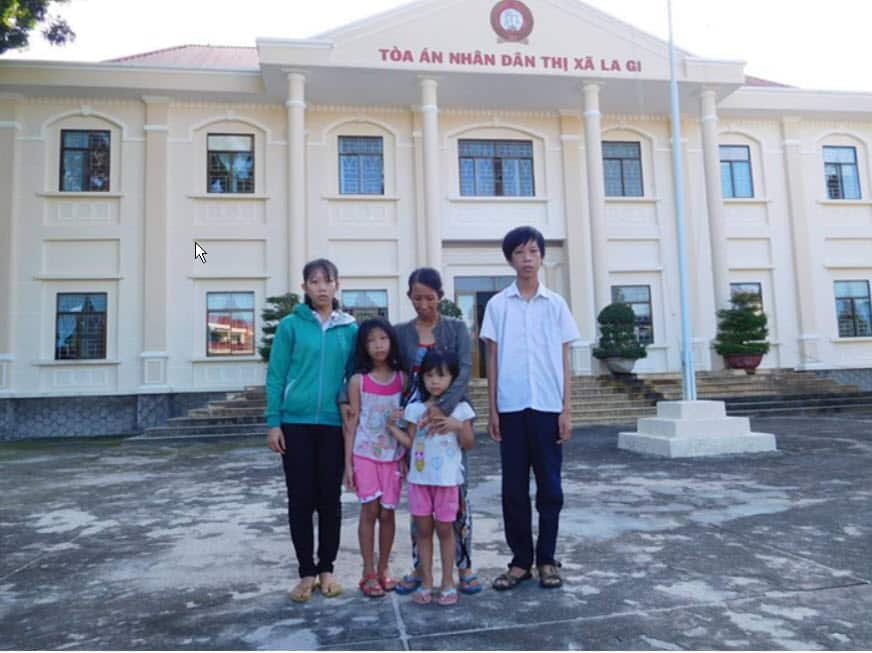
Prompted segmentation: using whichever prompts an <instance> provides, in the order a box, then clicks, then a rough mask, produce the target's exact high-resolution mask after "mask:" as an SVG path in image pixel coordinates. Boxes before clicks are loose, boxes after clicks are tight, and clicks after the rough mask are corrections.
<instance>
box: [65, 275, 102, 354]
mask: <svg viewBox="0 0 872 653" xmlns="http://www.w3.org/2000/svg"><path fill="white" fill-rule="evenodd" d="M76 295H82V296H85V297H88V296H90V295H102V297H103V305H104V306H105V307H106V308H105V310H102V311H95V310H91V311H85V310H82V311H62V310H61V298H62V297H70V296H76ZM87 303H88V300H85V302H83V305H87ZM108 313H109V294H108V293H106V292H99V291H98V292H59V293H56V296H55V339H54V344H55V354H54V359H55V360H58V361H61V360H105V359H106V347H107V340H108V334H107V320H108ZM66 316H72V317H74V318H75V319H76V328H75V330H74V331H73V333H71V334H70V335H75V336H76V338H75V343H74V347H69V346H67V345H63V346H61V345H59V344H58V339H59V337H60V329H59V325H60V322H61V318H62V317H66ZM100 316H102V321H101V322H100V324H99V326H100V328H101V329H102V343H101V349H100V351H99V352H98V354H99V355H94V356H83V355H82V341H83V340H84V339H86V338H87V337H86V336H85V335H84V333H85V331H86V327H87V325H86V324H84V323H85V322H86V321H87V320H88V319H89V318H90V319H97V320H98V321H99V320H100ZM64 349H74V350H75V354H76V355H71V354H70V353H69V352H68V353H66V354H65V353H64V352H63V350H64Z"/></svg>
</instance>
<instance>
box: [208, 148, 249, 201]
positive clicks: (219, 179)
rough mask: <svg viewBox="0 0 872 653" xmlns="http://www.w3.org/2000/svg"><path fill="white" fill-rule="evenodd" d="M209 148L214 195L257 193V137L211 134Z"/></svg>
mask: <svg viewBox="0 0 872 653" xmlns="http://www.w3.org/2000/svg"><path fill="white" fill-rule="evenodd" d="M206 149H207V150H208V156H207V157H206V158H207V161H208V163H207V164H206V165H207V170H206V175H207V184H208V190H209V192H210V193H253V192H254V136H251V135H250V134H248V135H246V134H208V135H207V137H206Z"/></svg>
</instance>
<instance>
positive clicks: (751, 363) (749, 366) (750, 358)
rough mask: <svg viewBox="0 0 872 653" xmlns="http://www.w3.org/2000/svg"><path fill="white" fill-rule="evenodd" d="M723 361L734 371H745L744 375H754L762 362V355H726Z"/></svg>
mask: <svg viewBox="0 0 872 653" xmlns="http://www.w3.org/2000/svg"><path fill="white" fill-rule="evenodd" d="M724 360H725V361H726V362H727V365H728V366H729V367H731V368H732V369H734V370H745V374H754V371H755V370H756V369H757V368H758V367H759V366H760V363H761V361H762V360H763V354H728V355H727V356H724Z"/></svg>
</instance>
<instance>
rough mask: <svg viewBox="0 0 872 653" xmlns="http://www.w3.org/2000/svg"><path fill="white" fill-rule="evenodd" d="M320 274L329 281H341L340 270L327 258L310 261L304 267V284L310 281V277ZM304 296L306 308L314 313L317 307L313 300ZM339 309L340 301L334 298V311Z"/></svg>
mask: <svg viewBox="0 0 872 653" xmlns="http://www.w3.org/2000/svg"><path fill="white" fill-rule="evenodd" d="M318 272H320V273H322V274H323V275H324V277H325V278H326V279H327V281H339V268H337V267H336V264H335V263H334V262H333V261H331V260H329V259H326V258H316V259H315V260H314V261H309V262H308V263H306V265H304V266H303V282H306V281H308V280H309V278H310V277H312V276H314V275H315V274H317V273H318ZM303 294H304V295H305V302H306V306H308V307H309V308H311V309H312V310H313V311H314V310H315V305H314V304H313V303H312V299H311V298H310V297H309V295H307V294H306V293H303ZM337 308H339V300H338V299H336V298H335V297H334V298H333V310H334V311H335V310H336V309H337Z"/></svg>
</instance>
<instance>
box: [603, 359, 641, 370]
mask: <svg viewBox="0 0 872 653" xmlns="http://www.w3.org/2000/svg"><path fill="white" fill-rule="evenodd" d="M603 360H604V361H605V362H606V367H608V368H609V372H611V373H612V374H630V373H631V372H632V371H633V366H634V365H635V364H636V359H635V358H604V359H603Z"/></svg>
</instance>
